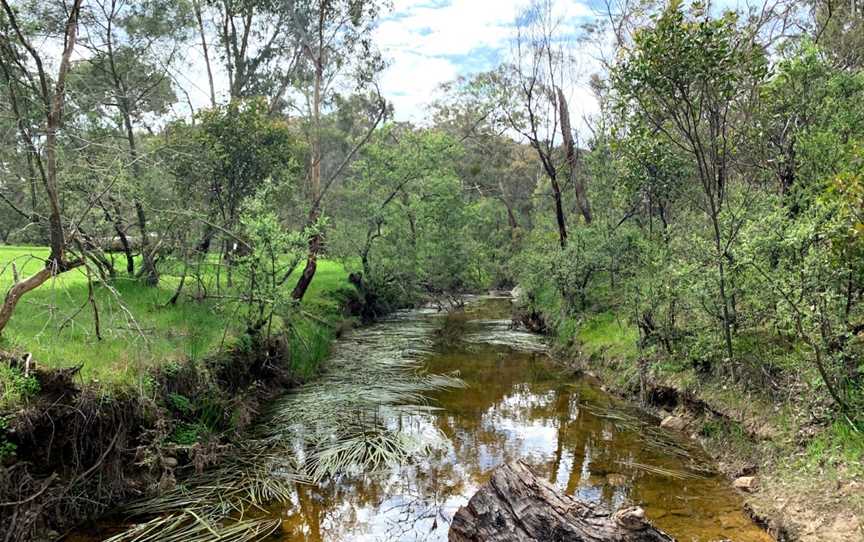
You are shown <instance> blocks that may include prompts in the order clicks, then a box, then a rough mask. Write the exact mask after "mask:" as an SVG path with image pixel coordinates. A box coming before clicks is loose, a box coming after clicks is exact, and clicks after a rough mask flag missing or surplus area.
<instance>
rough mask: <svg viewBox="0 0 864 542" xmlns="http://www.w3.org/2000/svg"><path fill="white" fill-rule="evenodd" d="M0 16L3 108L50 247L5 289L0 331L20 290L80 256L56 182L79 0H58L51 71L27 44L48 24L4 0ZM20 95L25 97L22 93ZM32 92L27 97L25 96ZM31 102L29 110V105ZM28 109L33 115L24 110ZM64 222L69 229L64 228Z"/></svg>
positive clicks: (73, 265)
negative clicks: (36, 186) (39, 265)
mask: <svg viewBox="0 0 864 542" xmlns="http://www.w3.org/2000/svg"><path fill="white" fill-rule="evenodd" d="M0 3H2V9H3V13H2V17H0V74H2V77H3V80H4V81H3V82H4V83H5V84H6V86H7V90H8V100H9V101H8V104H7V106H8V108H9V111H7V113H8V114H10V115H11V116H12V117H13V118H14V119H15V121H16V124H17V125H18V136H19V144H20V148H21V149H22V152H24V153H27V154H29V156H30V159H32V162H33V164H34V165H35V170H36V176H37V178H38V180H39V181H40V184H41V186H42V192H43V194H42V198H44V200H45V202H46V204H47V205H46V207H47V209H48V216H47V218H44V219H43V218H42V217H39V219H40V220H44V221H45V222H46V224H47V229H48V234H49V245H50V253H49V255H48V259H47V260H46V261H45V267H44V268H43V269H41V270H40V271H38V272H37V273H36V274H34V275H32V276H30V277H27V278H23V279H18V278H17V277H16V278H15V280H14V282H13V284H12V286H11V287H10V288H9V290H8V291H7V292H6V296H5V298H4V300H3V305H2V307H0V332H2V331H3V329H4V328H5V327H6V325H7V324H8V323H9V320H10V319H11V317H12V314H13V312H14V311H15V307H16V306H17V304H18V302H19V301H20V300H21V297H22V296H24V295H25V294H26V293H28V292H30V291H32V290H34V289H36V288H38V287H39V286H41V285H42V284H44V283H45V282H46V281H47V280H48V279H50V278H51V277H54V276H57V275H59V274H61V273H64V272H67V271H70V270H72V269H75V268H77V267H80V266H82V265H84V263H85V260H84V258H83V257H76V258H75V259H72V260H70V259H69V258H68V257H67V255H68V253H69V252H70V243H71V242H73V241H74V240H75V239H76V237H77V236H78V235H79V232H78V231H77V230H76V229H75V224H74V223H73V224H68V223H67V224H64V216H63V206H62V201H61V189H60V186H59V182H58V176H59V175H58V157H57V156H58V149H57V145H58V143H57V140H58V132H59V131H60V129H61V128H62V126H63V113H64V109H65V105H66V80H67V77H68V75H69V70H70V68H71V65H72V54H73V52H74V50H75V45H76V44H77V40H78V23H79V17H80V14H81V4H82V0H73V1H72V2H71V3H69V4H67V3H63V5H62V7H63V13H64V15H65V16H64V17H63V19H62V21H63V22H62V25H61V26H62V30H61V31H60V36H59V37H58V39H59V40H60V43H61V44H62V49H61V53H60V58H59V63H58V65H57V73H56V74H50V73H49V72H48V69H49V68H48V66H49V64H48V59H46V58H45V57H44V53H43V52H42V51H40V49H37V47H36V46H35V45H34V44H33V39H34V36H35V35H36V34H37V33H38V32H40V31H42V32H50V31H51V30H52V29H46V28H44V27H42V28H40V26H39V24H38V21H34V20H30V19H29V18H28V19H24V18H22V15H21V13H20V12H19V10H18V9H17V7H13V6H12V5H10V4H9V2H8V1H7V0H0ZM25 96H26V97H25ZM29 98H32V101H30V100H29ZM30 107H32V108H33V110H32V111H31V110H30V109H29V108H30ZM30 113H33V116H30ZM67 228H68V229H69V231H67Z"/></svg>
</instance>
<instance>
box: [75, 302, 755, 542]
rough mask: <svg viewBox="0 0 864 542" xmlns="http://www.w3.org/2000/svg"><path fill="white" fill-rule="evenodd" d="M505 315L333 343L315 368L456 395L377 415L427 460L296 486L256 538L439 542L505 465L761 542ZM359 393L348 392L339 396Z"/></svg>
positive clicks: (698, 457) (422, 313) (701, 472)
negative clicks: (526, 467) (369, 374)
mask: <svg viewBox="0 0 864 542" xmlns="http://www.w3.org/2000/svg"><path fill="white" fill-rule="evenodd" d="M510 310H511V307H510V300H509V299H507V298H489V297H485V298H479V299H475V300H473V301H472V302H471V303H470V304H469V305H468V308H467V310H466V311H465V312H464V313H461V314H458V315H456V316H449V317H445V316H444V315H441V314H438V313H436V312H435V311H432V310H418V311H410V312H403V313H399V314H397V315H394V317H392V318H390V319H388V320H387V321H385V322H381V323H379V324H376V325H374V326H370V327H367V328H363V329H361V330H358V331H356V332H354V333H352V334H350V335H348V336H347V337H345V338H343V339H341V340H340V341H339V342H338V343H337V344H336V346H335V347H334V350H333V353H332V355H331V359H330V362H329V363H330V365H331V366H333V367H337V368H339V369H338V370H341V371H343V372H344V371H346V367H348V368H350V367H352V366H353V367H360V366H362V365H351V363H354V364H357V363H359V364H364V363H366V364H367V365H368V362H366V361H365V360H369V359H372V358H373V357H377V359H398V358H412V359H416V358H418V357H419V359H421V360H423V363H424V364H425V368H426V370H428V371H429V372H431V373H449V372H458V373H459V376H460V377H461V378H462V379H463V380H464V382H465V384H466V387H465V388H463V389H451V390H449V391H445V392H438V393H436V394H434V395H433V396H431V397H429V405H430V406H435V407H438V408H437V410H432V411H431V412H429V411H426V410H423V409H420V410H417V409H408V410H407V411H406V412H400V409H398V408H383V407H382V408H380V412H379V413H378V414H376V417H380V421H383V423H384V424H385V425H386V426H387V427H389V428H391V429H399V430H401V431H404V432H405V433H408V434H410V435H412V436H414V437H417V438H418V439H422V440H424V441H432V442H435V443H437V445H436V446H434V447H433V449H432V452H431V453H430V454H429V455H428V456H426V457H425V458H421V459H418V460H417V461H416V462H413V463H410V464H405V465H402V466H399V467H394V468H392V469H388V470H386V471H384V472H373V473H365V474H351V475H343V476H339V477H331V478H329V479H326V480H325V482H323V483H321V484H318V485H314V486H310V485H297V486H296V489H295V491H294V494H293V496H292V499H291V500H290V501H289V502H287V503H280V504H274V505H273V506H271V507H270V508H269V509H268V510H266V511H264V514H265V515H269V516H272V517H275V518H280V519H281V520H282V522H281V529H280V530H278V531H277V533H276V534H275V535H274V537H269V538H267V540H270V541H283V542H288V541H292V542H293V541H304V542H317V541H328V542H329V541H334V542H335V541H364V542H365V541H379V540H380V541H402V540H405V541H421V540H422V541H442V540H446V539H447V530H448V528H449V522H450V521H451V519H452V517H453V515H454V514H455V513H456V511H457V510H458V509H459V507H460V506H463V505H465V504H466V503H467V502H468V499H469V498H470V497H471V495H473V494H474V493H475V492H476V491H477V489H478V488H479V487H480V486H481V485H482V484H483V483H484V482H486V481H487V480H488V478H489V476H490V473H491V471H492V470H493V469H494V468H495V467H497V466H498V465H501V464H503V463H506V462H509V461H515V460H517V459H521V460H525V461H527V462H528V463H529V464H531V465H532V466H533V467H534V468H535V470H536V472H538V473H539V474H541V475H542V476H545V477H546V478H548V479H549V480H550V481H551V482H552V483H554V484H555V485H556V486H557V487H559V488H560V489H561V490H562V491H566V492H567V493H568V494H574V495H577V496H578V497H580V498H582V499H586V500H589V501H593V502H597V503H601V504H603V505H605V506H606V507H607V508H609V509H615V508H617V507H620V506H622V505H624V504H625V503H626V504H638V505H641V506H642V507H643V508H644V509H645V511H646V514H647V516H648V518H649V519H651V520H652V521H653V522H654V523H655V524H656V525H657V526H659V527H660V528H662V529H664V530H665V531H667V532H668V533H669V534H671V535H673V536H674V537H676V538H677V539H678V540H679V541H681V542H689V541H704V542H709V541H716V540H724V539H728V540H734V541H736V542H769V541H770V540H771V538H770V537H769V536H768V535H767V534H766V533H765V532H763V531H762V530H760V529H759V528H758V527H757V526H756V525H754V524H753V523H752V522H751V521H750V520H749V519H748V518H747V516H746V515H745V514H744V513H743V512H742V509H743V503H742V501H741V498H740V496H739V495H738V494H737V493H735V491H734V490H733V489H732V488H731V487H730V485H729V482H728V480H726V479H724V478H723V477H722V476H719V475H717V474H714V473H712V472H710V470H708V469H707V466H708V465H710V462H709V461H708V459H707V458H706V457H705V456H704V454H703V452H702V451H701V450H700V449H699V448H698V447H697V446H695V445H694V444H693V442H692V441H690V440H689V439H687V438H686V436H685V435H680V434H676V433H671V432H667V431H665V430H661V429H660V428H659V427H658V420H655V419H652V418H650V417H648V416H646V415H644V414H643V413H641V412H640V411H638V410H637V409H635V408H633V407H632V406H631V405H629V404H627V403H625V402H622V401H619V400H616V399H614V398H613V397H611V396H610V395H608V394H606V393H605V392H603V391H602V390H601V389H600V387H599V385H598V384H597V383H596V382H593V381H591V380H588V379H583V378H576V377H573V376H572V375H569V374H567V373H565V372H564V371H563V370H561V369H560V368H559V367H556V365H555V364H553V363H552V362H551V360H549V359H548V357H547V356H546V354H545V350H546V347H545V345H544V344H543V342H542V338H540V337H539V336H537V335H532V334H529V333H526V332H521V331H514V330H511V329H509V316H510ZM340 363H341V365H340ZM347 372H348V373H349V374H350V373H351V370H350V369H348V370H347ZM349 380H351V379H349ZM364 389H366V388H364V387H363V386H360V387H359V388H358V386H357V385H356V384H355V385H353V386H352V385H351V383H350V382H349V384H348V386H347V387H346V388H345V389H343V390H341V391H340V392H339V393H346V394H348V393H363V390H364ZM299 393H303V391H302V390H301V391H300V392H299ZM294 398H295V399H296V395H295V396H294ZM286 399H290V396H289V397H287V398H286ZM296 404H297V403H296V402H294V403H292V402H290V401H287V402H284V403H282V402H277V403H276V404H275V405H274V409H275V410H276V411H277V412H278V411H279V409H280V408H281V409H290V408H293V407H292V406H291V405H296ZM268 424H271V425H272V424H273V421H272V420H270V421H269V422H268V421H267V420H266V419H265V421H264V425H265V426H267V425H268ZM271 429H273V428H271ZM271 432H272V431H271ZM256 515H257V514H256ZM125 527H128V525H126V524H125V523H123V522H121V523H113V522H110V521H109V522H106V523H102V524H99V525H97V526H94V528H93V529H88V530H87V532H80V533H77V534H76V535H73V536H72V537H69V538H67V540H72V541H75V542H92V541H95V540H102V539H104V538H105V537H106V536H108V535H110V534H113V533H115V532H117V531H118V530H123V529H124V528H125Z"/></svg>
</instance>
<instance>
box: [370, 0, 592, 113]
mask: <svg viewBox="0 0 864 542" xmlns="http://www.w3.org/2000/svg"><path fill="white" fill-rule="evenodd" d="M526 3H527V2H526V0H394V6H393V11H392V12H391V13H389V14H388V15H385V16H384V17H382V19H381V21H380V23H379V25H378V28H377V29H376V31H375V41H376V44H377V45H378V47H379V48H380V50H381V52H382V53H383V55H384V57H385V59H387V60H388V61H389V63H390V64H389V66H388V68H387V69H386V70H385V71H384V73H383V74H381V79H380V85H381V89H382V93H383V94H384V96H385V98H387V99H389V100H390V101H391V102H392V103H393V104H394V106H395V110H396V118H397V119H398V120H409V121H412V122H415V123H421V124H422V123H423V121H424V120H425V117H426V115H425V112H424V106H425V105H426V104H428V103H429V102H430V101H431V100H432V99H434V97H435V96H436V89H437V88H438V86H439V85H440V84H442V83H445V82H447V81H451V80H453V79H455V78H456V77H458V76H460V75H462V76H470V75H472V74H476V73H479V72H482V71H485V70H489V69H491V68H494V67H495V66H497V65H498V64H500V63H501V61H503V60H505V59H506V58H507V56H508V54H509V51H510V43H511V39H512V37H513V35H514V31H515V26H514V21H515V19H516V15H517V13H518V12H519V10H520V8H521V7H523V6H524V5H525V4H526ZM556 10H557V11H558V13H557V15H558V16H560V17H561V18H562V20H564V21H565V24H567V25H568V26H572V27H574V28H575V27H576V26H578V25H579V24H581V23H582V22H586V21H588V20H589V19H591V18H593V17H594V16H595V14H594V12H593V11H592V9H591V8H590V7H589V5H588V4H587V3H586V2H583V1H580V0H558V1H557V2H556ZM577 53H578V54H579V55H580V56H582V57H584V58H581V59H580V62H579V64H580V65H582V66H583V68H582V70H581V71H582V73H581V74H580V75H581V77H580V79H582V82H583V83H584V82H585V81H587V75H590V71H591V68H590V67H591V66H592V65H594V64H596V62H595V61H594V60H593V58H592V56H591V52H590V51H588V50H585V51H578V52H577ZM568 93H569V94H570V95H571V96H570V100H569V101H570V102H571V106H570V107H571V110H572V114H573V116H574V117H576V118H580V117H581V116H582V115H583V114H590V113H591V112H593V111H595V110H596V108H597V105H596V103H595V102H594V99H593V97H592V95H591V93H590V92H589V91H588V89H587V86H585V85H584V84H582V85H580V84H578V83H577V85H576V86H575V87H574V88H571V89H568Z"/></svg>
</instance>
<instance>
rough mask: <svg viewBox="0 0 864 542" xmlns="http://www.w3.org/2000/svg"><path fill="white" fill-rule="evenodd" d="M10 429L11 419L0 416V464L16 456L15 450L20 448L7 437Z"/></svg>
mask: <svg viewBox="0 0 864 542" xmlns="http://www.w3.org/2000/svg"><path fill="white" fill-rule="evenodd" d="M8 428H9V419H8V418H7V417H6V416H0V462H2V461H4V460H6V458H7V457H11V456H13V455H15V450H16V449H17V448H18V447H17V446H16V445H15V443H14V442H10V441H9V439H8V438H7V437H6V430H7V429H8Z"/></svg>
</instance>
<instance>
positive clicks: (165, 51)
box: [72, 0, 191, 285]
mask: <svg viewBox="0 0 864 542" xmlns="http://www.w3.org/2000/svg"><path fill="white" fill-rule="evenodd" d="M87 7H88V9H86V10H84V11H83V12H82V27H83V31H82V34H83V36H82V46H83V47H84V48H86V49H88V51H89V56H88V57H87V59H86V61H84V62H81V63H79V64H78V65H77V66H76V68H75V70H74V72H73V74H74V77H73V79H72V82H73V83H75V84H74V87H73V89H74V91H75V97H76V99H77V100H78V101H79V106H80V107H81V108H82V109H83V110H84V111H87V112H88V115H92V111H93V110H94V109H98V110H99V112H100V113H101V114H100V115H98V116H97V117H96V119H95V122H96V123H100V124H101V123H105V122H108V123H114V124H115V125H116V129H117V132H118V133H119V134H122V138H123V139H124V140H125V143H126V147H127V152H128V155H129V160H128V166H127V169H128V174H127V175H126V177H127V178H128V182H126V183H122V184H121V185H120V186H119V187H117V188H118V189H119V190H105V191H104V194H105V199H107V200H108V201H107V203H106V202H103V201H102V199H103V198H101V197H100V198H99V203H100V205H101V206H102V209H103V212H104V214H105V216H106V219H107V220H109V221H110V222H111V223H112V225H113V226H114V229H115V232H116V233H117V235H118V237H119V238H120V240H121V243H122V245H123V246H124V249H125V252H126V257H127V271H128V272H129V273H130V274H133V273H134V260H133V259H132V251H131V247H130V243H129V241H128V240H127V236H126V231H125V229H124V228H123V227H122V223H123V218H122V214H123V211H122V209H121V204H120V202H118V201H117V199H118V198H120V199H126V198H128V199H129V200H131V203H132V207H133V208H134V213H135V221H136V223H137V227H138V237H139V242H138V246H139V247H140V252H141V261H142V269H141V275H142V276H143V278H144V281H145V283H147V284H149V285H156V284H157V283H158V282H159V273H158V270H157V269H156V264H155V254H154V252H155V250H154V247H153V246H151V231H150V228H149V226H148V219H147V211H146V209H145V204H144V201H143V200H144V196H145V195H146V194H147V193H148V186H147V185H148V184H149V183H150V182H151V179H150V178H149V168H145V167H144V165H143V162H144V159H145V157H144V156H142V153H141V148H140V147H141V143H140V136H139V131H140V130H141V128H142V127H145V128H147V129H148V130H149V129H150V127H149V126H147V124H146V120H147V118H148V117H149V118H155V119H160V118H164V116H165V115H167V114H168V113H169V108H170V106H171V105H172V104H173V103H174V102H176V95H175V93H174V89H173V87H172V83H171V78H170V75H169V69H170V65H171V64H172V63H173V62H174V60H175V58H176V56H177V53H178V49H179V48H180V46H182V44H183V42H184V41H185V40H186V39H188V37H189V29H190V28H191V14H190V9H189V5H188V3H187V2H183V1H181V2H176V1H167V0H157V1H155V2H146V3H131V2H127V1H126V0H94V1H93V2H92V3H90V4H88V6H87ZM88 102H89V103H88ZM83 152H86V150H85V151H83ZM118 192H121V194H118Z"/></svg>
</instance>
